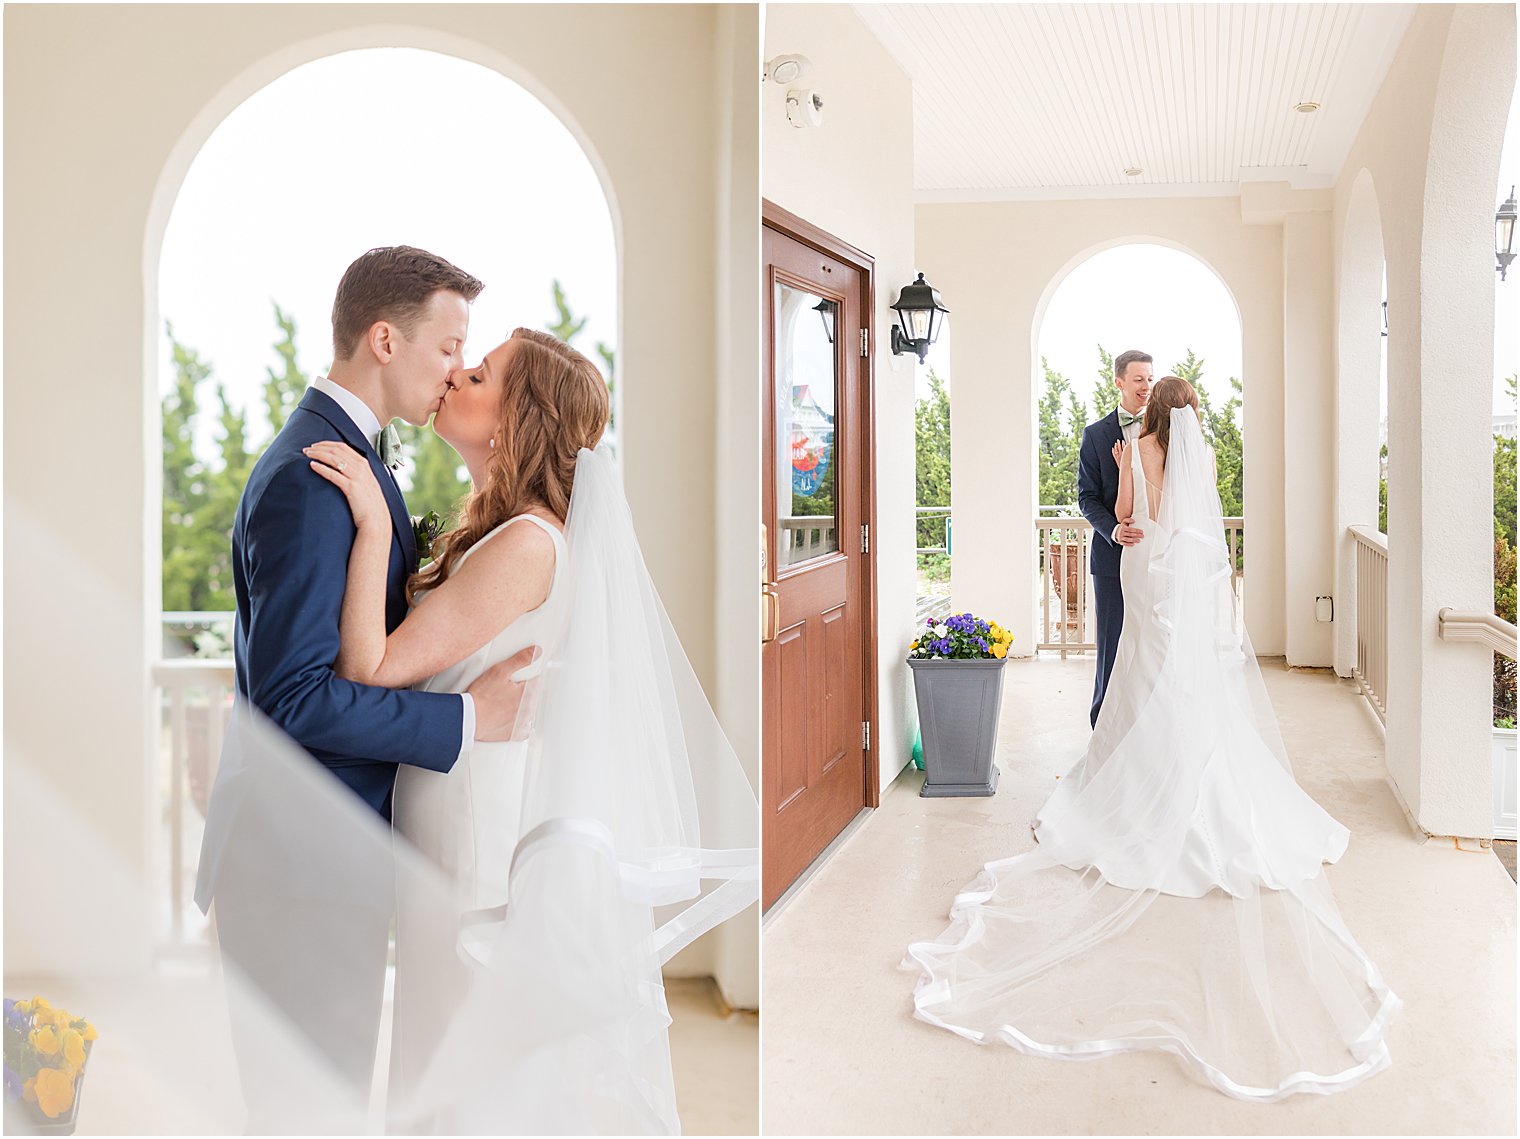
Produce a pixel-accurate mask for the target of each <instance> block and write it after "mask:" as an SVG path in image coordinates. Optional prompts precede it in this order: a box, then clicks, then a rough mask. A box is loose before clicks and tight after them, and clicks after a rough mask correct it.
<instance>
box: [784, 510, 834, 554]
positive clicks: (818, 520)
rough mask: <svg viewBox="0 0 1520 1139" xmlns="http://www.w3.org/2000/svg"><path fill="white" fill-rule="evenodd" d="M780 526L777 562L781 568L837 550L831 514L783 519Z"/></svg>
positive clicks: (802, 515)
mask: <svg viewBox="0 0 1520 1139" xmlns="http://www.w3.org/2000/svg"><path fill="white" fill-rule="evenodd" d="M779 522H780V526H781V533H780V534H779V535H777V537H779V538H780V548H779V549H778V550H777V551H776V559H777V561H779V562H780V563H781V564H782V565H783V566H790V565H796V564H797V563H798V562H805V561H807V560H808V559H809V558H816V557H818V556H819V555H820V554H827V553H830V552H832V551H834V550H837V549H839V537H838V534H837V533H836V531H835V525H834V516H833V515H832V514H815V515H806V514H801V515H797V516H796V517H793V518H782V519H780V520H779Z"/></svg>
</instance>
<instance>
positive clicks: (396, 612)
mask: <svg viewBox="0 0 1520 1139" xmlns="http://www.w3.org/2000/svg"><path fill="white" fill-rule="evenodd" d="M481 288H482V285H481V283H480V282H479V281H478V280H476V279H475V278H474V277H472V276H470V275H469V274H468V273H466V272H464V271H463V270H461V269H459V268H457V267H456V266H454V265H451V264H450V263H449V262H447V261H445V260H444V259H443V258H441V257H437V256H435V255H433V254H431V253H428V252H426V251H424V250H421V249H415V248H412V247H410V246H396V247H391V248H385V249H372V250H370V251H369V252H368V253H366V254H364V255H363V256H362V257H360V258H359V259H358V260H357V261H355V262H354V263H353V264H352V265H350V266H349V268H348V271H347V272H346V273H345V274H344V276H343V280H342V282H341V283H340V284H339V286H338V294H337V298H336V300H335V301H334V304H333V358H334V362H333V366H332V369H331V372H330V374H329V375H328V376H327V377H325V378H321V379H318V380H316V381H315V382H314V383H313V384H312V385H311V388H310V389H309V390H308V391H307V392H306V394H305V396H304V397H303V398H302V400H301V403H300V405H299V406H298V407H297V408H296V409H295V410H294V411H292V412H291V414H290V418H289V419H288V420H287V421H286V423H285V426H284V428H283V429H282V430H281V431H280V433H279V435H278V436H277V437H276V438H275V440H274V441H273V442H272V443H271V444H270V446H269V448H268V450H266V451H265V452H264V454H263V455H262V456H261V457H260V459H259V461H258V462H257V463H256V464H255V465H254V468H253V471H252V473H251V474H250V475H249V478H248V484H247V486H246V487H245V488H244V490H243V495H242V498H241V500H240V501H239V503H238V510H237V516H236V520H235V522H234V525H233V532H232V567H233V583H234V588H235V591H236V594H237V617H236V624H235V626H234V643H233V656H234V660H235V663H236V684H237V702H236V704H237V707H236V709H235V711H234V717H233V729H232V730H231V731H230V732H229V733H228V738H227V745H226V747H225V748H224V749H223V755H222V761H221V765H220V767H219V769H218V772H217V779H216V784H215V786H214V788H213V790H212V794H211V802H210V806H209V809H208V811H207V820H206V832H205V838H204V841H203V844H202V847H201V861H200V868H199V873H198V878H197V882H196V892H195V899H196V903H197V904H198V905H199V906H200V908H201V910H202V912H206V911H207V910H208V908H209V907H210V905H211V902H212V899H213V896H214V897H215V901H216V911H215V915H214V916H215V921H216V929H217V935H218V939H219V941H220V944H221V948H222V954H223V959H224V961H225V962H226V963H227V964H229V965H231V966H233V967H234V970H235V972H236V974H237V980H236V981H234V982H233V983H231V984H230V985H229V1001H230V1002H231V1003H232V1013H233V1016H232V1029H233V1043H234V1046H235V1047H236V1050H237V1055H238V1064H239V1070H240V1073H241V1075H242V1080H243V1092H244V1096H245V1098H246V1099H247V1100H248V1102H249V1106H250V1108H251V1111H252V1115H251V1118H250V1123H249V1126H250V1129H251V1130H252V1131H257V1130H262V1129H267V1128H268V1127H270V1126H271V1125H272V1124H273V1123H274V1121H275V1119H276V1118H277V1113H278V1109H279V1106H280V1104H281V1096H282V1095H283V1094H287V1093H288V1090H289V1089H288V1087H282V1080H281V1076H280V1074H279V1073H280V1071H281V1064H282V1063H287V1062H288V1060H285V1059H283V1058H282V1057H281V1055H280V1054H279V1052H280V1049H279V1048H278V1047H277V1041H276V1039H275V1038H276V1037H277V1036H278V1035H279V1033H278V1032H276V1033H270V1032H269V1031H268V1029H267V1028H261V1027H260V1025H261V1021H262V1018H263V1017H264V1016H265V1015H267V1014H268V1013H269V1012H271V1011H272V1012H276V1013H278V1014H279V1017H278V1018H277V1020H278V1019H280V1018H283V1022H284V1023H285V1027H286V1028H291V1029H294V1030H295V1031H296V1032H298V1033H299V1034H301V1035H304V1036H305V1037H307V1038H308V1041H309V1043H310V1044H311V1045H312V1046H314V1047H315V1048H316V1049H317V1051H318V1053H319V1054H320V1055H322V1056H324V1057H325V1058H326V1059H327V1060H328V1061H329V1062H330V1063H331V1065H332V1069H333V1072H334V1074H335V1075H337V1076H338V1077H339V1078H340V1080H341V1081H343V1082H344V1083H345V1084H346V1085H347V1086H348V1087H350V1088H351V1089H352V1090H353V1092H354V1094H355V1095H356V1096H358V1097H363V1096H365V1095H367V1093H368V1089H369V1084H370V1077H371V1073H372V1070H373V1066H374V1059H375V1045H376V1042H377V1038H378V1032H379V1023H380V1011H381V1004H382V997H383V991H384V981H385V967H386V959H387V951H388V941H389V938H388V932H389V928H390V919H391V905H390V896H389V884H390V872H389V871H388V870H387V869H385V868H383V867H380V868H377V867H376V866H375V865H374V864H373V863H374V860H373V858H370V859H369V864H368V865H363V864H362V863H363V862H364V857H363V856H360V855H358V854H357V853H356V856H355V857H353V858H349V859H345V858H344V857H342V852H335V851H334V850H333V849H331V848H330V847H325V846H324V845H323V841H324V838H327V837H328V836H324V835H322V834H321V833H319V832H320V831H321V830H322V829H323V828H322V827H321V826H320V825H317V826H313V825H311V824H310V820H312V819H317V820H321V819H324V818H336V817H338V816H339V815H341V811H338V812H337V814H334V813H333V811H334V808H332V807H324V806H323V804H322V803H312V804H304V803H288V802H285V801H282V800H281V796H282V795H286V794H288V791H286V790H281V791H275V790H273V788H274V787H275V786H276V784H277V780H276V779H275V778H274V777H273V775H272V771H273V769H272V768H270V767H269V766H268V763H269V760H268V759H267V756H266V758H265V760H264V766H263V767H262V768H261V766H260V751H261V749H260V748H259V747H257V746H255V745H254V744H252V743H251V742H250V741H252V740H255V739H256V738H257V731H256V730H255V728H254V727H253V726H252V722H253V720H255V719H256V718H257V717H256V716H255V715H253V713H251V712H250V711H249V709H250V708H252V709H257V712H258V713H259V714H261V715H262V717H263V719H264V720H266V721H268V722H270V723H273V724H274V725H275V726H276V727H277V728H279V729H281V730H282V731H283V732H284V734H285V735H287V736H288V737H289V738H290V739H291V740H292V741H294V743H295V744H297V745H299V746H300V747H301V748H302V749H304V750H305V751H306V752H307V753H308V754H309V755H310V756H311V758H312V759H313V760H314V761H315V762H316V763H317V764H319V765H320V766H321V767H322V768H323V769H325V770H326V772H327V773H328V774H330V776H331V777H332V778H333V779H334V780H336V783H337V784H341V785H342V786H341V787H337V786H335V794H338V795H342V794H346V793H352V794H353V795H354V796H356V797H357V798H358V799H359V800H360V801H361V802H362V803H363V804H364V805H365V806H367V807H368V809H369V810H371V811H373V812H374V814H375V815H376V816H377V817H378V821H380V822H382V823H383V824H386V825H387V826H388V824H389V822H390V817H391V793H392V789H393V788H394V786H395V780H396V768H397V765H398V764H402V763H409V764H414V765H417V766H420V767H425V768H427V769H429V770H432V771H437V772H447V771H449V770H450V769H451V768H452V767H453V765H454V763H455V762H456V761H457V760H458V758H459V757H460V756H461V755H463V754H464V753H465V752H466V751H468V750H469V749H470V747H471V746H472V744H473V742H474V741H475V740H477V739H478V740H505V739H510V738H512V736H513V731H514V724H515V721H516V720H517V718H518V711H519V707H520V705H521V702H522V697H523V687H524V686H523V685H522V684H519V683H516V682H514V681H513V680H512V676H513V674H514V673H516V672H517V671H518V670H520V669H521V668H523V667H524V666H525V665H526V664H528V663H529V662H530V661H531V659H532V652H533V650H531V649H528V650H524V652H523V653H521V654H519V655H518V656H517V657H514V658H512V659H511V660H508V661H505V662H503V663H501V664H500V665H497V666H496V667H495V668H494V669H492V670H490V671H488V672H487V673H485V674H484V675H483V676H482V677H481V678H480V679H479V680H477V681H476V682H475V683H474V684H473V685H472V686H471V687H470V690H469V691H468V692H466V693H463V694H458V693H431V692H414V691H410V690H402V691H392V690H390V689H385V688H375V687H369V686H366V685H362V684H356V683H354V682H352V681H348V680H344V679H342V678H340V677H339V676H337V675H336V674H335V673H334V671H333V664H334V662H335V660H336V659H337V656H338V642H339V618H340V614H341V610H342V604H343V594H344V590H345V587H346V584H347V566H348V555H349V550H350V548H351V546H352V544H353V541H354V537H355V534H356V530H355V527H354V523H353V518H352V515H351V513H350V511H349V508H348V503H347V501H346V500H345V498H344V497H343V493H342V492H341V491H340V490H338V488H337V487H335V486H333V485H332V484H331V483H329V482H328V481H327V480H326V479H324V478H321V477H320V476H319V475H317V474H316V473H315V472H314V471H312V469H311V465H310V462H309V461H308V459H307V458H306V456H305V455H304V454H303V453H302V449H303V448H304V447H307V446H309V445H310V444H312V443H315V442H317V441H319V440H339V439H341V440H342V441H343V442H345V443H347V444H349V445H350V446H351V447H353V448H354V449H355V450H357V451H358V452H359V453H360V454H362V455H364V456H365V458H366V460H367V461H368V463H369V465H370V468H371V469H372V470H373V471H374V473H375V477H376V478H377V480H378V481H379V483H380V486H381V488H382V490H383V492H384V494H385V497H386V499H387V502H388V503H389V505H390V512H391V520H392V523H393V534H392V539H393V540H392V543H391V555H390V569H389V574H388V577H387V583H386V630H387V632H391V631H394V629H395V628H396V626H397V625H399V624H400V623H401V620H402V619H403V618H404V617H405V616H406V611H407V601H406V595H405V586H406V581H407V578H408V577H409V576H410V575H411V574H412V573H414V572H416V569H417V548H416V540H415V538H414V536H413V531H412V526H411V520H410V516H409V515H408V514H407V509H406V503H405V502H404V501H403V500H402V497H401V491H400V489H399V488H398V487H397V485H396V483H395V480H394V478H393V477H392V475H391V470H390V468H391V466H392V464H393V463H394V462H395V458H394V457H393V452H394V451H395V449H396V447H397V443H396V435H395V429H394V428H392V427H390V426H389V424H390V421H391V419H392V418H395V417H399V418H401V419H404V420H406V421H407V422H409V423H413V424H418V425H421V424H424V423H426V422H427V421H428V417H429V416H430V415H431V414H432V413H433V412H434V410H436V408H437V406H438V401H439V399H440V397H441V396H442V395H443V393H444V392H445V391H446V390H447V381H448V377H449V373H450V372H451V371H452V370H454V369H456V368H458V367H460V366H461V365H462V362H463V361H462V353H463V347H464V340H465V335H466V333H467V331H468V328H469V306H470V302H471V301H473V300H474V299H475V297H476V296H477V295H478V294H479V292H480V290H481ZM263 750H264V751H265V752H267V745H266V747H265V749H263ZM261 771H262V772H263V774H262V775H261ZM279 786H281V787H283V786H284V785H283V784H280V785H279ZM319 798H320V796H319ZM303 808H304V810H303ZM324 812H325V813H324ZM296 818H299V819H302V820H306V823H305V825H304V827H303V826H302V825H301V824H296V823H292V822H291V821H290V820H291V819H296ZM303 831H304V832H306V833H303ZM312 832H318V833H312ZM380 833H381V834H382V835H383V834H384V832H380ZM345 863H359V864H358V865H345ZM240 1002H242V1003H240Z"/></svg>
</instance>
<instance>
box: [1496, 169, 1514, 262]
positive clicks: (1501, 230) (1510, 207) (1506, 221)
mask: <svg viewBox="0 0 1520 1139" xmlns="http://www.w3.org/2000/svg"><path fill="white" fill-rule="evenodd" d="M1494 256H1495V257H1497V258H1498V259H1499V265H1498V270H1499V280H1501V281H1502V280H1504V275H1505V274H1506V273H1507V272H1509V263H1510V262H1511V261H1513V260H1514V259H1515V188H1514V187H1513V186H1511V187H1510V188H1509V197H1507V198H1505V199H1504V204H1503V205H1502V206H1500V207H1499V212H1498V213H1496V214H1495V215H1494Z"/></svg>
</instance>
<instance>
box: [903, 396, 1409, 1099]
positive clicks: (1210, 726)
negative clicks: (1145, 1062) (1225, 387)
mask: <svg viewBox="0 0 1520 1139" xmlns="http://www.w3.org/2000/svg"><path fill="white" fill-rule="evenodd" d="M1137 451H1138V449H1137V448H1135V449H1132V454H1133V455H1134V462H1133V464H1132V469H1131V471H1130V472H1127V477H1132V478H1133V479H1134V480H1135V484H1136V499H1135V501H1136V515H1137V518H1141V517H1142V516H1144V515H1145V514H1146V513H1148V512H1147V508H1146V506H1145V503H1146V487H1145V482H1144V475H1143V471H1142V469H1141V467H1140V465H1139V459H1138V454H1137V453H1135V452H1137ZM1142 528H1144V529H1145V530H1146V537H1145V540H1144V543H1143V544H1142V546H1143V547H1144V548H1142V547H1132V548H1131V550H1140V551H1141V556H1139V557H1137V558H1135V559H1133V562H1131V551H1129V550H1127V551H1126V554H1125V559H1126V565H1127V566H1130V572H1129V573H1128V574H1126V576H1125V579H1124V583H1123V584H1124V591H1125V624H1124V631H1123V635H1122V638H1121V642H1120V649H1119V655H1118V657H1117V658H1116V670H1115V675H1114V677H1113V679H1112V680H1111V681H1110V684H1109V688H1108V694H1107V696H1106V698H1105V700H1104V703H1103V708H1102V712H1101V714H1100V715H1099V718H1098V722H1097V725H1096V727H1095V729H1094V732H1093V736H1092V740H1091V743H1090V745H1089V747H1088V750H1087V752H1086V754H1085V755H1084V756H1083V757H1082V759H1081V761H1080V762H1079V763H1078V764H1077V765H1076V767H1075V768H1073V770H1072V771H1071V772H1070V773H1069V774H1068V775H1067V776H1066V777H1065V778H1063V779H1062V780H1061V782H1060V784H1059V788H1058V790H1057V792H1056V793H1055V794H1054V795H1052V796H1051V798H1050V800H1049V801H1048V802H1047V803H1046V804H1045V806H1044V807H1042V808H1041V811H1040V815H1039V820H1038V829H1037V831H1036V836H1037V838H1038V845H1037V846H1036V847H1035V848H1034V849H1033V850H1030V851H1028V852H1027V853H1024V854H1020V855H1017V856H1014V857H1010V858H1005V859H1000V860H998V861H995V862H991V863H988V864H987V865H986V866H985V867H984V868H983V870H982V872H981V874H980V875H979V876H978V877H977V878H976V879H975V880H974V881H973V882H972V883H970V884H969V885H968V886H967V887H966V889H965V890H964V891H963V892H962V893H960V894H959V895H958V896H957V897H956V898H955V900H954V902H953V904H952V906H951V912H950V916H951V924H950V926H949V928H948V929H946V930H945V931H944V932H943V933H942V934H941V935H940V936H939V937H938V938H937V939H935V940H933V941H925V942H918V943H915V944H913V945H910V946H909V947H908V952H907V957H906V958H905V960H904V962H903V964H904V967H905V968H907V969H910V970H912V971H916V972H918V973H919V974H920V976H919V980H918V983H917V987H916V989H915V992H914V1010H915V1015H916V1016H918V1018H919V1019H921V1020H925V1021H927V1022H928V1023H930V1024H934V1025H937V1026H939V1027H941V1028H946V1029H949V1030H950V1031H952V1032H955V1033H957V1034H958V1035H961V1036H964V1037H967V1038H969V1039H971V1040H974V1041H976V1042H978V1043H988V1042H993V1041H1001V1042H1003V1043H1005V1044H1008V1045H1010V1046H1011V1047H1013V1048H1015V1049H1018V1050H1019V1051H1022V1052H1026V1053H1029V1054H1031V1055H1037V1056H1046V1057H1052V1058H1057V1059H1068V1060H1078V1059H1091V1058H1096V1057H1100V1056H1106V1055H1112V1054H1115V1053H1120V1052H1133V1051H1140V1050H1147V1049H1157V1050H1162V1051H1167V1052H1172V1053H1174V1054H1175V1055H1177V1056H1179V1057H1180V1058H1181V1059H1182V1060H1183V1061H1184V1062H1185V1063H1186V1064H1187V1066H1188V1067H1189V1068H1190V1069H1191V1070H1192V1071H1193V1072H1195V1073H1196V1074H1197V1075H1198V1076H1200V1077H1201V1078H1203V1079H1205V1080H1207V1081H1208V1082H1209V1083H1211V1084H1212V1085H1213V1086H1214V1087H1216V1088H1217V1089H1219V1090H1220V1091H1222V1092H1224V1093H1225V1094H1227V1095H1230V1096H1233V1097H1236V1098H1239V1099H1245V1100H1257V1101H1272V1100H1278V1099H1281V1098H1283V1097H1285V1096H1288V1095H1291V1094H1293V1093H1295V1092H1308V1093H1320V1094H1325V1093H1330V1092H1335V1091H1341V1090H1344V1089H1346V1088H1349V1087H1352V1086H1354V1085H1355V1084H1357V1083H1359V1082H1360V1081H1361V1080H1363V1079H1365V1078H1367V1077H1368V1076H1370V1075H1372V1074H1374V1073H1376V1072H1378V1071H1380V1070H1381V1069H1382V1068H1384V1067H1386V1066H1387V1065H1388V1064H1389V1062H1390V1060H1389V1054H1388V1049H1387V1044H1386V1037H1387V1032H1388V1026H1389V1023H1390V1021H1391V1020H1392V1019H1393V1017H1394V1016H1395V1015H1396V1013H1397V1011H1398V1009H1399V1007H1400V1001H1399V998H1398V997H1397V996H1396V995H1395V994H1394V993H1393V992H1392V991H1391V990H1390V989H1389V988H1388V986H1387V984H1386V983H1385V982H1384V980H1383V978H1382V976H1381V974H1380V973H1379V971H1378V969H1377V967H1376V966H1375V965H1374V964H1373V962H1372V961H1371V959H1370V958H1369V957H1368V956H1367V954H1366V953H1365V952H1363V950H1362V949H1361V947H1360V946H1359V945H1358V944H1357V943H1356V941H1355V939H1354V938H1353V937H1352V935H1351V933H1350V932H1349V931H1348V930H1347V928H1346V926H1345V924H1344V923H1343V921H1342V920H1341V916H1340V913H1339V910H1338V909H1337V907H1336V904H1335V900H1334V898H1333V896H1332V894H1331V891H1330V886H1329V883H1328V881H1327V880H1326V875H1325V870H1324V866H1323V863H1324V862H1326V861H1329V862H1333V861H1335V860H1336V859H1338V858H1339V857H1340V856H1341V854H1342V853H1343V852H1344V850H1345V847H1346V842H1347V837H1348V836H1347V832H1346V831H1345V828H1343V827H1341V826H1340V824H1339V823H1336V822H1335V820H1333V819H1331V818H1330V816H1329V815H1327V814H1326V813H1325V812H1324V811H1323V810H1322V809H1321V808H1320V807H1319V806H1318V804H1316V803H1314V801H1313V800H1312V799H1310V798H1309V796H1308V795H1307V794H1305V793H1304V791H1303V790H1302V789H1301V788H1300V787H1299V786H1298V784H1297V782H1296V781H1295V780H1294V778H1293V772H1292V767H1291V765H1290V763H1289V761H1288V756H1287V752H1286V750H1285V748H1284V747H1283V743H1282V738H1281V735H1280V733H1279V731H1278V727H1277V721H1276V717H1275V715H1274V713H1273V711H1272V706H1271V703H1270V701H1269V699H1268V697H1267V692H1266V687H1265V684H1264V683H1263V681H1262V677H1261V671H1260V668H1259V667H1258V665H1257V663H1256V657H1255V654H1254V652H1253V651H1252V648H1251V643H1250V638H1249V637H1248V635H1247V634H1246V631H1245V628H1244V625H1243V623H1242V622H1240V621H1239V620H1238V618H1237V614H1236V607H1235V599H1234V594H1233V590H1232V588H1231V584H1230V570H1231V567H1230V565H1229V555H1228V551H1227V549H1226V546H1225V542H1224V528H1223V520H1222V517H1221V511H1220V505H1219V496H1218V492H1217V490H1216V489H1215V484H1214V470H1213V462H1212V455H1211V454H1210V452H1209V450H1208V447H1207V445H1206V444H1205V442H1204V439H1203V435H1202V432H1201V430H1200V429H1199V425H1198V421H1197V419H1196V417H1195V416H1194V413H1193V411H1192V410H1191V409H1190V408H1180V409H1175V410H1173V411H1172V412H1171V437H1170V446H1169V451H1168V454H1167V465H1166V474H1165V479H1164V487H1163V493H1162V498H1161V505H1160V510H1159V514H1158V516H1157V517H1156V518H1154V519H1152V518H1149V517H1145V521H1144V526H1143V527H1142Z"/></svg>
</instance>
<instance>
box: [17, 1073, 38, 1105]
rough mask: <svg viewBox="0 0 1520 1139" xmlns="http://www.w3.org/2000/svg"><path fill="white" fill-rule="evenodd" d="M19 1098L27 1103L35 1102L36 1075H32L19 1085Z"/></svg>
mask: <svg viewBox="0 0 1520 1139" xmlns="http://www.w3.org/2000/svg"><path fill="white" fill-rule="evenodd" d="M21 1098H22V1099H24V1100H26V1102H27V1103H36V1102H37V1077H36V1076H33V1077H32V1078H31V1079H29V1080H27V1081H26V1083H24V1084H22V1085H21Z"/></svg>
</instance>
